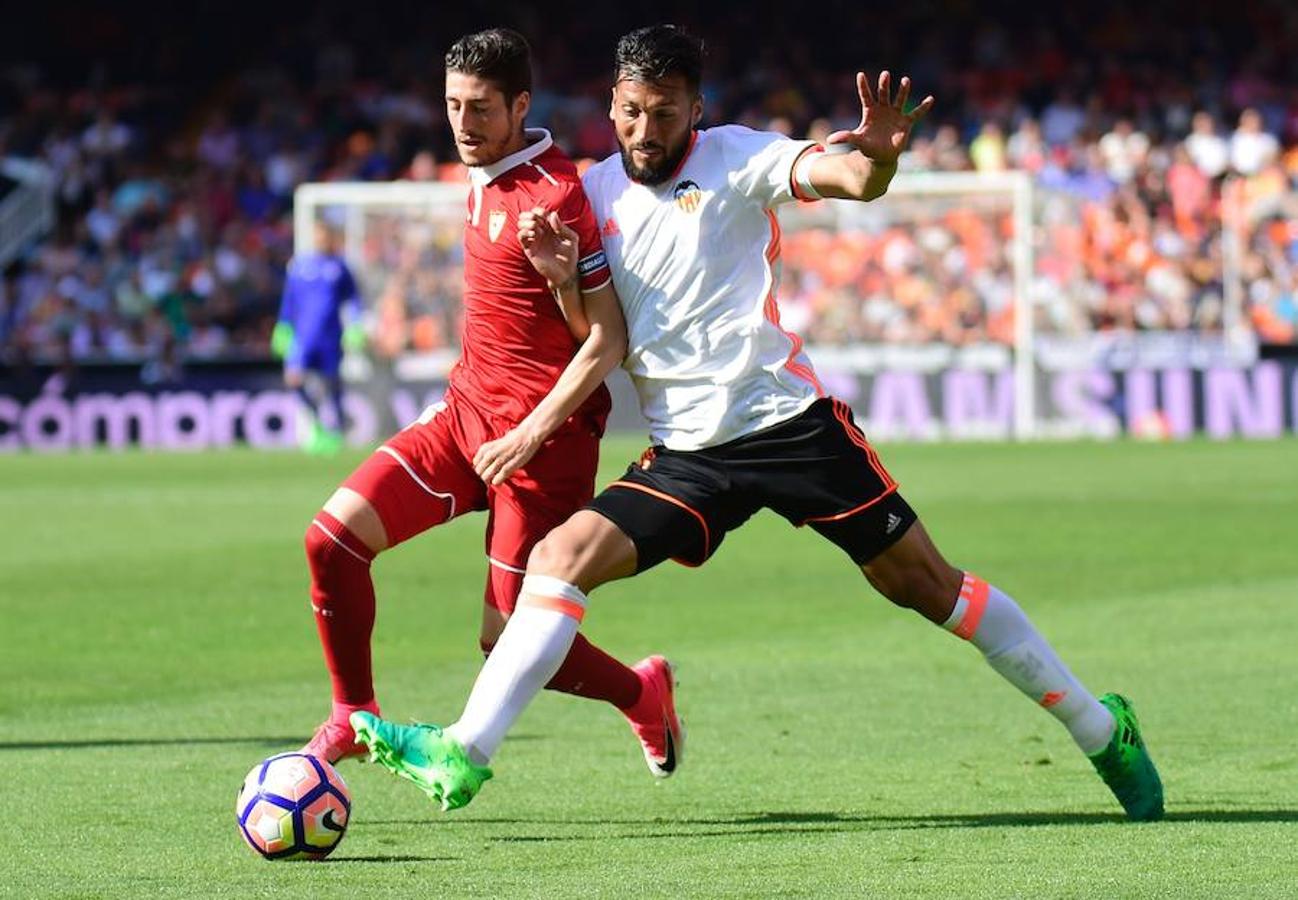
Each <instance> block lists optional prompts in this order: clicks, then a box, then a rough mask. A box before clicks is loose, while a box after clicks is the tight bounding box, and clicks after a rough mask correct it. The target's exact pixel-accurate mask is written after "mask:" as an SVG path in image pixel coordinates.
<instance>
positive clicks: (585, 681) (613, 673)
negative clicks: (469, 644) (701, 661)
mask: <svg viewBox="0 0 1298 900" xmlns="http://www.w3.org/2000/svg"><path fill="white" fill-rule="evenodd" d="M491 648H492V645H491V644H483V645H482V652H483V653H484V654H488V655H489V654H490V653H491ZM545 688H546V690H550V691H559V692H560V693H562V694H572V695H574V696H576V697H585V698H586V699H588V700H603V701H605V702H607V703H612V704H613V705H614V706H616V707H617V708H618V709H621V710H627V709H630V708H631V707H632V706H635V704H636V702H637V701H638V700H639V699H640V676H639V675H637V674H636V673H635V672H634V670H632V669H630V668H628V667H627V666H624V665H623V664H622V663H620V662H618V661H617V660H616V659H614V658H613V657H611V656H609V655H608V654H607V653H605V652H604V651H603V650H601V649H599V648H598V647H596V646H595V645H594V644H592V643H591V642H590V641H588V640H586V637H585V635H583V634H582V633H581V632H577V636H576V637H575V638H574V639H573V642H572V648H571V649H570V650H569V651H568V655H567V656H565V657H564V659H563V665H561V666H559V671H557V672H555V673H554V677H553V678H551V679H550V682H549V683H548V684H547V685H546V686H545Z"/></svg>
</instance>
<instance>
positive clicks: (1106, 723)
mask: <svg viewBox="0 0 1298 900" xmlns="http://www.w3.org/2000/svg"><path fill="white" fill-rule="evenodd" d="M942 627H943V628H945V629H946V630H947V631H950V632H952V633H953V634H955V635H956V636H957V637H961V638H964V639H965V640H967V641H969V642H970V643H971V644H973V645H974V646H975V647H977V648H978V649H979V650H981V651H982V654H983V656H984V657H986V659H987V663H988V664H989V665H990V666H991V667H992V668H993V669H995V670H996V671H997V672H999V673H1000V674H1001V677H1003V678H1004V679H1005V680H1006V681H1008V682H1009V683H1010V684H1012V685H1014V686H1015V687H1016V688H1018V689H1019V690H1020V691H1022V692H1023V693H1025V694H1027V695H1028V696H1029V697H1030V698H1032V701H1033V702H1034V703H1036V704H1038V705H1040V706H1042V707H1044V708H1045V709H1046V710H1048V711H1049V712H1050V714H1051V715H1053V716H1054V717H1055V718H1056V719H1058V720H1059V721H1060V722H1062V723H1063V724H1064V727H1065V728H1067V729H1068V733H1069V734H1071V735H1072V736H1073V740H1074V741H1076V742H1077V746H1078V747H1080V748H1081V750H1082V752H1083V753H1085V754H1086V755H1087V756H1091V755H1093V754H1095V753H1099V752H1100V751H1101V750H1103V749H1104V748H1105V746H1106V745H1107V744H1108V743H1109V738H1110V737H1112V736H1113V725H1114V722H1113V714H1112V713H1110V712H1109V711H1108V710H1107V709H1105V707H1104V706H1103V705H1101V704H1100V701H1098V700H1096V699H1095V697H1093V696H1091V694H1090V692H1089V691H1087V690H1086V688H1084V687H1083V686H1082V683H1081V682H1080V681H1078V680H1077V679H1076V678H1075V677H1073V673H1072V672H1070V671H1068V667H1067V666H1065V665H1064V663H1063V661H1062V660H1061V659H1060V658H1059V656H1058V655H1057V654H1056V653H1055V651H1054V650H1053V649H1051V647H1050V645H1049V644H1048V643H1046V639H1045V638H1044V637H1042V636H1041V634H1040V632H1038V631H1037V630H1036V628H1035V627H1033V625H1032V623H1031V622H1030V621H1028V617H1027V616H1026V615H1025V614H1024V613H1023V610H1022V609H1020V608H1019V605H1018V604H1017V603H1015V602H1014V601H1013V599H1011V598H1010V597H1009V596H1008V595H1007V594H1005V593H1003V592H1001V591H1000V590H998V589H997V588H995V587H993V586H991V585H989V584H988V583H987V582H985V581H983V580H982V579H981V578H978V577H977V576H975V575H972V574H970V573H969V572H966V573H965V576H964V584H963V585H961V587H960V597H959V599H957V600H956V604H955V609H954V610H952V612H951V617H950V618H949V619H947V620H946V621H945V622H943V623H942Z"/></svg>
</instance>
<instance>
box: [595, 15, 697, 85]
mask: <svg viewBox="0 0 1298 900" xmlns="http://www.w3.org/2000/svg"><path fill="white" fill-rule="evenodd" d="M613 65H614V70H613V80H614V81H615V82H616V81H622V80H624V79H630V80H632V81H662V80H663V79H664V78H669V77H671V76H672V75H680V76H682V77H683V78H684V79H685V83H686V84H687V85H689V87H690V89H691V90H693V91H697V90H698V89H699V84H700V83H701V82H702V81H703V41H702V40H700V39H699V38H696V37H695V36H694V35H692V34H690V33H689V32H688V31H686V30H685V29H683V28H680V27H679V26H676V25H650V26H649V27H647V28H637V29H636V30H635V31H632V32H631V33H630V34H625V35H623V36H622V38H621V39H620V40H619V41H618V42H617V54H616V55H615V56H614V64H613Z"/></svg>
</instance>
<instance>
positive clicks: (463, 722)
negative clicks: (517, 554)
mask: <svg viewBox="0 0 1298 900" xmlns="http://www.w3.org/2000/svg"><path fill="white" fill-rule="evenodd" d="M585 614H586V595H585V594H583V593H582V592H581V591H580V590H578V588H577V587H576V586H575V585H572V584H569V583H568V582H566V581H563V580H561V579H558V578H551V577H549V576H548V575H528V576H526V577H525V578H524V579H523V588H522V591H521V593H519V595H518V606H517V607H516V608H515V610H514V614H513V615H512V616H510V617H509V621H508V622H507V623H506V624H505V630H504V631H502V632H501V634H500V638H499V640H497V641H496V646H495V648H494V649H493V650H492V651H491V655H490V656H488V657H487V661H486V663H484V664H483V666H482V671H481V672H479V673H478V680H477V681H475V682H474V684H473V691H472V693H470V694H469V701H468V703H466V704H465V705H464V712H463V713H462V714H461V715H460V719H459V721H458V722H456V723H455V724H454V725H451V726H450V727H448V728H447V729H446V733H447V734H449V735H450V736H451V737H453V738H455V740H457V741H459V742H460V744H461V745H463V747H464V749H465V750H466V751H467V752H468V754H469V758H470V759H472V760H473V761H474V762H475V763H477V764H478V765H486V763H487V762H488V761H489V760H490V759H491V757H492V756H493V755H494V754H495V752H496V748H498V747H499V746H500V742H501V741H502V740H504V739H505V733H506V732H507V731H509V729H510V727H511V726H512V725H513V724H514V720H516V719H517V718H518V717H519V716H520V715H521V714H522V712H523V710H524V708H526V706H527V704H528V703H530V702H531V701H532V698H533V697H535V696H536V695H537V694H538V693H540V691H541V689H542V688H543V687H545V685H546V683H547V682H549V680H550V679H551V678H553V677H554V673H555V672H557V671H559V667H560V666H561V665H563V660H564V658H565V657H566V656H567V655H568V650H569V648H571V647H572V642H573V639H574V638H575V637H576V636H577V626H578V625H580V624H581V619H582V616H584V615H585Z"/></svg>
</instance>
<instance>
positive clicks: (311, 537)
mask: <svg viewBox="0 0 1298 900" xmlns="http://www.w3.org/2000/svg"><path fill="white" fill-rule="evenodd" d="M330 544H332V540H331V539H330V537H329V535H327V534H325V532H324V529H323V528H320V527H319V526H318V525H316V523H315V520H314V519H313V520H312V521H311V523H310V524H309V525H307V527H306V534H305V535H304V536H303V538H302V545H303V548H304V549H305V550H306V561H307V563H308V564H309V565H310V566H311V571H312V572H319V571H321V570H322V569H324V568H325V567H326V566H328V565H329V560H330V559H331V558H332V556H333V554H331V553H330V552H329V549H330Z"/></svg>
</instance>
